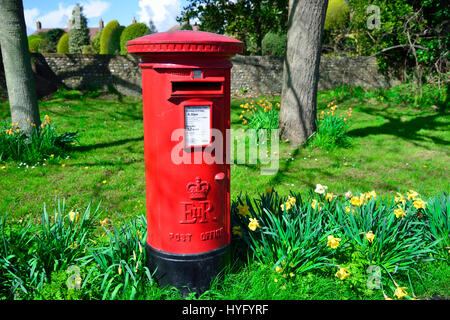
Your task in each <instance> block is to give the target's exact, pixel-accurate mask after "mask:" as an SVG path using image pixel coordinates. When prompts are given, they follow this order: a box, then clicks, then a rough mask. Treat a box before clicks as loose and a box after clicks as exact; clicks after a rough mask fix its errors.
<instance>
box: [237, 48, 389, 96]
mask: <svg viewBox="0 0 450 320" xmlns="http://www.w3.org/2000/svg"><path fill="white" fill-rule="evenodd" d="M282 78H283V59H282V58H279V57H253V56H250V57H249V56H237V57H235V58H233V69H232V72H231V88H232V90H234V91H236V90H237V91H241V89H242V88H245V89H247V90H248V91H249V93H250V95H260V94H266V95H279V94H280V93H281V87H282ZM395 84H398V80H396V79H389V78H387V77H386V76H384V75H383V74H381V73H380V72H379V70H378V65H377V60H376V58H375V57H371V58H367V57H324V56H322V57H321V59H320V66H319V90H330V89H334V88H336V87H339V86H342V85H349V86H361V87H366V88H387V87H390V86H392V85H395Z"/></svg>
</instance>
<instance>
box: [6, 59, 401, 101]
mask: <svg viewBox="0 0 450 320" xmlns="http://www.w3.org/2000/svg"><path fill="white" fill-rule="evenodd" d="M32 56H33V58H34V59H36V60H39V61H40V63H41V64H42V63H43V64H46V65H47V66H48V68H49V70H51V71H52V72H53V73H54V75H56V76H57V78H59V80H61V81H62V82H63V83H64V84H65V85H66V86H67V87H69V88H73V89H87V88H100V89H111V88H115V89H116V90H118V91H119V92H121V93H122V94H124V95H134V94H140V93H141V70H140V68H139V66H138V63H139V58H138V57H136V56H134V55H126V56H121V55H93V54H56V53H55V54H35V53H33V54H32ZM232 62H233V69H232V72H231V89H232V93H238V92H242V91H244V90H246V94H247V95H249V96H257V95H261V94H264V95H279V94H280V93H281V86H282V76H283V60H282V58H279V57H258V56H236V57H234V58H233V60H232ZM319 76H320V79H319V90H327V89H333V88H336V87H338V86H341V85H350V86H362V87H367V88H385V87H389V86H390V85H392V84H393V81H392V80H390V79H387V78H386V77H384V76H383V75H382V74H381V73H380V72H379V71H378V67H377V63H376V59H375V58H366V57H322V58H321V63H320V72H319ZM2 78H4V76H3V67H2V66H0V96H6V95H5V94H6V88H5V85H4V79H2Z"/></svg>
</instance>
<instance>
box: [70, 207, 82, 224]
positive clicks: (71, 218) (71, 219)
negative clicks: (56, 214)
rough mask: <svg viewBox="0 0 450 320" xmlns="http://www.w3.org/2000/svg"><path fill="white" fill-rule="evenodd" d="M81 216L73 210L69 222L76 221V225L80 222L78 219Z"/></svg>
mask: <svg viewBox="0 0 450 320" xmlns="http://www.w3.org/2000/svg"><path fill="white" fill-rule="evenodd" d="M79 216H80V215H79V214H78V212H74V211H73V210H72V211H70V212H69V220H70V221H71V222H74V221H75V223H77V222H78V217H79Z"/></svg>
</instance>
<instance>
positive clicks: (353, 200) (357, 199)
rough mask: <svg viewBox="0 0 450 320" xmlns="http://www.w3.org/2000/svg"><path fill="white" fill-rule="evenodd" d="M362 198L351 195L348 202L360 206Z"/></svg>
mask: <svg viewBox="0 0 450 320" xmlns="http://www.w3.org/2000/svg"><path fill="white" fill-rule="evenodd" d="M363 202H364V200H363V198H361V197H352V198H351V199H350V203H351V204H352V206H357V207H361V206H362V205H363Z"/></svg>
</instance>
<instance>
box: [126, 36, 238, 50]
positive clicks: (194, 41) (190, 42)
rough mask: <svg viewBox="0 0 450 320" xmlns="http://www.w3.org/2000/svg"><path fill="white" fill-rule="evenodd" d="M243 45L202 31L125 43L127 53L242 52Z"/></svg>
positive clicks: (146, 37)
mask: <svg viewBox="0 0 450 320" xmlns="http://www.w3.org/2000/svg"><path fill="white" fill-rule="evenodd" d="M242 48H243V43H242V42H241V41H238V40H236V39H233V38H230V37H225V36H222V35H219V34H215V33H210V32H203V31H190V30H181V31H169V32H160V33H153V34H150V35H147V36H143V37H140V38H137V39H133V40H130V41H128V42H127V50H128V52H129V53H137V54H139V53H158V52H161V53H218V54H225V55H234V54H236V53H240V52H242Z"/></svg>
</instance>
